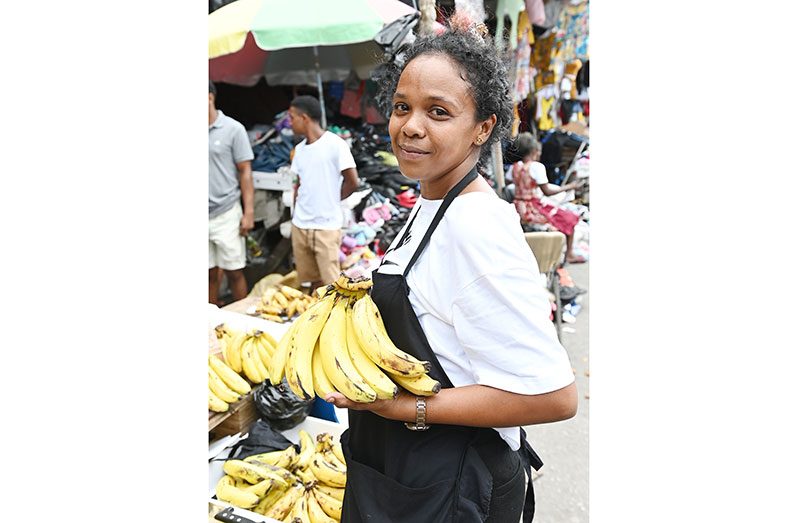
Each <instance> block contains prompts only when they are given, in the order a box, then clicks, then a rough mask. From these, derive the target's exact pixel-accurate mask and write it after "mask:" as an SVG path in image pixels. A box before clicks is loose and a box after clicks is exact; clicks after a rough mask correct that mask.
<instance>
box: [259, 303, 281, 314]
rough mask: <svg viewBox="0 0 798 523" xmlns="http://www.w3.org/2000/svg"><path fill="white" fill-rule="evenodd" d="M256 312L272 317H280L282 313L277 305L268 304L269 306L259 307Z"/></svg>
mask: <svg viewBox="0 0 798 523" xmlns="http://www.w3.org/2000/svg"><path fill="white" fill-rule="evenodd" d="M257 311H258V312H262V313H263V314H271V315H273V316H280V315H281V314H282V313H283V308H282V307H280V306H279V305H276V304H273V303H270V304H269V305H261V306H260V307H259V308H258V309H257Z"/></svg>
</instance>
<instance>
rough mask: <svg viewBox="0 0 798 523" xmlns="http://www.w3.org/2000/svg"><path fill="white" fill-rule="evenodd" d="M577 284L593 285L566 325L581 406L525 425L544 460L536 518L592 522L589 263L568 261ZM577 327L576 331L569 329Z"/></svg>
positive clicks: (549, 522) (553, 522) (551, 522)
mask: <svg viewBox="0 0 798 523" xmlns="http://www.w3.org/2000/svg"><path fill="white" fill-rule="evenodd" d="M566 269H567V270H568V273H569V274H570V276H571V278H572V279H573V280H574V283H575V284H576V286H577V287H580V288H582V289H585V290H588V292H587V293H586V294H582V295H581V296H580V304H581V305H582V309H581V310H580V311H579V313H578V314H577V316H576V322H575V323H571V324H563V328H564V331H563V335H562V344H563V346H564V347H565V349H566V350H567V351H568V355H569V356H570V358H571V365H572V366H573V368H574V374H575V375H576V386H577V389H578V395H579V410H578V412H577V414H576V416H575V417H574V418H572V419H570V420H567V421H562V422H559V423H551V424H547V425H535V426H529V427H525V430H526V432H527V439H528V440H529V442H530V444H531V445H532V447H533V448H534V449H535V451H536V452H537V453H538V455H539V456H540V458H541V459H542V460H543V467H542V468H541V469H540V471H538V472H537V473H536V475H535V479H534V483H533V485H534V487H535V501H536V509H535V523H587V521H588V520H589V518H588V508H589V485H588V480H589V477H588V458H589V455H588V441H589V440H588V434H589V430H588V420H589V416H590V407H589V405H590V400H589V399H588V398H589V393H590V387H589V369H590V360H589V350H588V338H589V321H588V320H589V317H590V316H589V314H590V307H589V297H590V292H589V286H588V282H589V277H588V276H589V264H588V263H581V264H575V265H567V266H566ZM571 330H573V331H574V332H569V331H571Z"/></svg>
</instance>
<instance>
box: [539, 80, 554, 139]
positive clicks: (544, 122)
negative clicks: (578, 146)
mask: <svg viewBox="0 0 798 523" xmlns="http://www.w3.org/2000/svg"><path fill="white" fill-rule="evenodd" d="M535 100H536V103H537V110H536V111H535V122H536V123H537V126H538V130H540V131H548V130H549V129H554V128H555V127H556V126H557V121H556V118H557V89H556V88H555V87H554V85H552V84H549V85H544V86H543V87H542V88H541V89H540V90H538V91H537V92H536V93H535Z"/></svg>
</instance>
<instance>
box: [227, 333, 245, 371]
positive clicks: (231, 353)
mask: <svg viewBox="0 0 798 523" xmlns="http://www.w3.org/2000/svg"><path fill="white" fill-rule="evenodd" d="M246 338H247V333H246V332H244V331H240V332H237V333H236V334H235V336H233V337H232V338H231V339H230V340H229V341H228V342H227V343H225V344H224V347H223V351H222V356H224V361H225V363H227V365H229V366H230V368H231V369H233V370H234V371H236V372H239V373H240V372H241V371H242V367H241V344H242V343H244V340H246Z"/></svg>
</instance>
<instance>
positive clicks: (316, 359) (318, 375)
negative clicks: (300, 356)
mask: <svg viewBox="0 0 798 523" xmlns="http://www.w3.org/2000/svg"><path fill="white" fill-rule="evenodd" d="M311 366H312V367H313V390H314V391H315V392H316V395H317V396H318V397H320V398H322V399H323V398H325V397H327V394H329V393H331V392H336V390H335V386H334V385H333V384H332V382H330V378H328V377H327V374H325V373H324V366H323V365H322V363H321V350H320V349H319V342H318V341H317V342H316V347H315V348H314V349H313V358H312V361H311Z"/></svg>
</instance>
